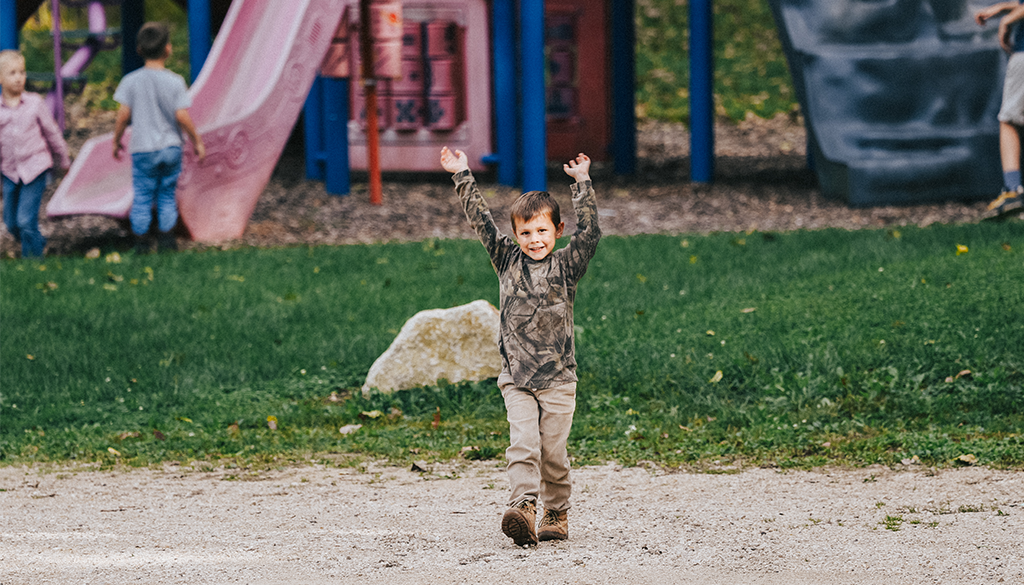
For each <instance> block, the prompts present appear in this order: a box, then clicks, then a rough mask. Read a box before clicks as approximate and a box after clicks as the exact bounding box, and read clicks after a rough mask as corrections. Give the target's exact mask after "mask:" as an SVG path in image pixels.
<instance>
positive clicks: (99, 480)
mask: <svg viewBox="0 0 1024 585" xmlns="http://www.w3.org/2000/svg"><path fill="white" fill-rule="evenodd" d="M232 473H234V474H239V472H238V471H231V470H228V471H224V470H202V469H194V468H192V467H184V466H177V465H168V466H165V467H164V468H162V469H155V470H154V469H149V470H133V471H119V472H108V471H104V472H99V471H69V470H63V471H53V470H49V471H47V472H45V473H43V472H41V471H40V470H38V469H36V470H33V469H26V468H11V467H8V468H0V567H2V571H0V583H2V584H3V585H20V584H43V583H105V584H120V583H188V584H191V585H198V584H206V583H209V584H215V583H216V584H220V583H289V584H291V583H295V584H299V583H301V584H303V585H318V584H321V583H387V584H388V585H396V584H404V583H417V584H419V583H440V584H447V583H505V582H509V583H511V582H516V583H581V584H583V583H585V584H594V585H597V584H612V583H730V584H776V583H777V584H783V583H785V584H804V583H807V584H812V583H813V584H822V583H828V584H844V583H849V584H857V585H863V584H872V583H899V584H903V585H912V584H925V583H928V584H932V583H977V584H993V583H1024V546H1022V544H1021V541H1022V535H1024V472H1009V471H994V470H989V469H985V468H964V469H949V470H938V471H936V470H930V469H925V468H922V467H920V466H911V467H906V468H903V469H901V470H889V469H887V468H883V467H876V468H867V469H853V470H849V469H846V470H839V469H826V470H819V471H810V472H805V471H788V472H784V471H780V470H775V469H751V470H744V471H741V472H738V473H733V474H691V473H665V472H664V471H662V470H657V469H644V468H626V469H623V468H621V467H618V466H615V465H606V466H602V467H587V468H582V469H578V470H575V475H574V483H575V494H574V496H573V501H574V504H575V506H574V508H573V509H572V510H571V511H570V515H569V518H570V538H569V540H568V541H564V542H547V543H541V544H540V545H539V546H536V547H527V548H518V547H516V546H514V545H513V544H512V542H511V540H509V539H507V538H506V537H504V536H503V535H502V534H501V532H500V528H499V521H500V516H501V513H502V512H503V510H504V507H505V499H506V497H507V482H506V479H505V473H504V470H503V468H502V466H501V463H498V462H494V461H491V462H486V463H474V464H469V465H456V464H452V465H439V466H435V467H433V468H431V469H428V471H427V472H425V473H418V472H412V471H409V470H406V469H396V468H393V467H380V468H374V467H372V466H371V467H370V468H369V469H360V470H356V469H350V468H328V467H321V466H314V465H310V466H306V467H296V468H289V469H285V470H280V471H273V472H266V473H264V474H261V475H259V476H256V477H245V478H243V479H235V476H234V475H231V474H232ZM239 475H244V474H239ZM887 517H888V518H889V524H888V528H887ZM896 519H898V520H896ZM889 528H895V529H896V530H891V529H889Z"/></svg>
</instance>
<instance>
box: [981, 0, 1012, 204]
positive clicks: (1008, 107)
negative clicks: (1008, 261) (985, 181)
mask: <svg viewBox="0 0 1024 585" xmlns="http://www.w3.org/2000/svg"><path fill="white" fill-rule="evenodd" d="M1004 12H1005V13H1006V15H1005V16H1003V18H1002V19H1001V20H1000V21H999V45H1000V46H1001V47H1002V48H1003V50H1004V51H1006V52H1007V53H1009V54H1010V60H1009V61H1008V62H1007V64H1006V77H1005V78H1004V79H1003V103H1002V105H1001V106H1000V108H999V116H998V117H999V158H1000V161H1001V163H1002V166H1003V192H1002V193H1000V194H999V196H998V197H996V198H995V199H994V200H992V202H990V203H989V204H988V210H989V211H991V212H994V213H995V214H997V215H998V214H1003V213H1006V212H1008V211H1013V210H1014V209H1018V208H1020V207H1022V206H1024V202H1022V196H1024V186H1022V185H1021V173H1020V154H1021V144H1020V138H1021V136H1020V134H1021V133H1020V129H1021V127H1022V126H1024V30H1022V29H1021V27H1020V25H1019V23H1020V20H1021V19H1022V18H1024V0H1021V1H1020V2H999V3H997V4H993V5H991V6H989V7H988V8H983V9H981V10H979V11H978V12H976V13H975V15H974V20H975V21H977V23H978V24H980V25H982V26H984V25H985V22H986V21H988V20H989V19H990V18H994V17H996V16H999V15H1000V14H1003V13H1004Z"/></svg>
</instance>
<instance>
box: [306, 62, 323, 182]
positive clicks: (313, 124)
mask: <svg viewBox="0 0 1024 585" xmlns="http://www.w3.org/2000/svg"><path fill="white" fill-rule="evenodd" d="M323 83H324V78H323V77H320V76H319V75H318V76H317V77H316V79H314V80H313V87H311V88H309V95H308V96H306V104H305V106H303V109H302V124H303V125H302V128H303V138H305V143H306V178H307V179H309V180H311V181H323V180H324V164H323V159H324V155H323V148H324V132H323V108H324V97H323Z"/></svg>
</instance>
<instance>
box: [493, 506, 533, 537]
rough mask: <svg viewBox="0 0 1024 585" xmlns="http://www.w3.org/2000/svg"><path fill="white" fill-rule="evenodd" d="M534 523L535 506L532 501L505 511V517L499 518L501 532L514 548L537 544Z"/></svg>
mask: <svg viewBox="0 0 1024 585" xmlns="http://www.w3.org/2000/svg"><path fill="white" fill-rule="evenodd" d="M536 521H537V504H535V503H534V501H533V500H523V501H522V502H520V503H518V504H516V505H514V506H512V507H511V508H509V509H508V510H505V515H504V516H502V517H501V531H502V532H504V533H505V536H507V537H509V538H511V539H512V541H513V542H515V543H516V546H524V545H527V544H537V528H536V527H535V526H536V524H535V523H536Z"/></svg>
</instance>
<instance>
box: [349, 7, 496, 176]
mask: <svg viewBox="0 0 1024 585" xmlns="http://www.w3.org/2000/svg"><path fill="white" fill-rule="evenodd" d="M348 6H349V10H348V11H347V12H346V14H347V18H349V21H348V31H349V34H348V39H349V42H350V43H352V45H351V48H350V50H349V51H348V55H349V59H350V67H349V70H350V71H352V72H354V73H356V75H354V76H352V77H351V78H350V79H351V83H352V88H351V89H352V91H351V92H350V95H351V96H352V112H351V116H350V122H349V126H348V141H349V160H350V164H351V167H352V168H354V169H366V168H367V153H366V106H365V105H364V104H365V97H364V92H363V84H362V80H361V79H360V76H359V75H358V73H359V72H360V71H361V65H360V63H359V55H360V53H359V48H358V34H357V31H358V22H357V19H358V14H359V10H358V3H356V2H354V1H349V2H348ZM402 19H403V21H404V26H403V31H402V33H403V34H402V46H401V52H400V54H401V58H400V61H401V73H400V76H398V77H396V78H395V79H387V80H383V81H379V82H378V83H377V91H378V97H377V102H378V103H377V105H378V115H379V124H380V147H381V148H380V163H381V169H383V170H385V171H388V170H396V171H398V170H401V171H437V170H438V169H439V166H438V154H439V152H440V150H441V147H442V146H444V145H447V146H450V147H451V148H452V149H461V150H464V151H465V152H466V153H467V154H468V155H469V163H470V167H471V168H473V169H474V170H482V169H483V168H484V165H483V163H482V162H481V157H483V156H484V155H485V154H488V153H490V152H491V150H492V145H491V89H490V88H491V69H490V67H491V61H490V40H489V37H488V30H489V29H488V26H489V25H488V16H487V4H486V2H485V1H484V0H405V1H404V2H403V6H402Z"/></svg>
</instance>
